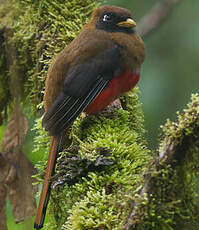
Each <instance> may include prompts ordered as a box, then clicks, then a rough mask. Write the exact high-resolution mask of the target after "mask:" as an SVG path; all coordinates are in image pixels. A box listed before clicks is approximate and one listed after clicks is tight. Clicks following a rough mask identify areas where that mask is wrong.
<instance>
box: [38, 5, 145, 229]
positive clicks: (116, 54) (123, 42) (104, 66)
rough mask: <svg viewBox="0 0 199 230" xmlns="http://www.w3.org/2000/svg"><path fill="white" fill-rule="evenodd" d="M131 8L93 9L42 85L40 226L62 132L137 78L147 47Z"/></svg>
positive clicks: (51, 67)
mask: <svg viewBox="0 0 199 230" xmlns="http://www.w3.org/2000/svg"><path fill="white" fill-rule="evenodd" d="M135 27H136V22H135V21H134V20H133V17H132V14H131V12H130V10H128V9H125V8H122V7H118V6H111V5H103V6H100V7H98V8H97V9H95V10H94V11H93V13H92V15H91V18H90V20H89V21H88V23H87V24H86V25H84V26H83V29H82V31H81V32H80V33H79V35H78V36H77V37H76V38H75V39H74V40H73V41H72V42H71V43H70V44H69V45H67V46H66V47H65V48H64V49H63V50H62V51H61V52H60V53H58V54H57V55H56V56H55V58H54V60H53V61H52V63H51V65H50V67H49V70H48V75H47V78H46V82H45V92H44V109H45V114H44V117H43V119H42V125H43V127H44V128H45V130H46V131H48V132H49V134H50V136H51V137H50V140H51V146H50V152H49V159H48V163H47V168H46V172H45V177H44V182H43V187H42V192H41V196H40V202H39V206H38V210H37V215H36V219H35V223H34V227H35V228H36V229H40V228H42V227H43V223H44V219H45V214H46V209H47V204H48V201H49V197H50V190H51V186H50V185H51V183H50V178H51V177H52V175H53V174H54V171H55V164H56V159H57V156H58V154H59V151H60V148H61V144H62V137H63V135H64V132H65V131H66V130H67V129H68V128H69V127H70V126H71V125H72V123H73V122H74V120H75V119H76V118H77V117H78V116H79V115H80V114H81V113H82V112H84V113H86V114H87V115H90V114H96V113H98V112H100V111H101V110H103V109H104V108H105V107H107V106H108V105H109V104H110V103H112V102H113V101H114V100H115V99H117V98H119V96H120V95H122V94H124V93H125V92H128V91H130V90H131V89H132V88H133V87H134V86H135V85H136V84H137V83H138V81H139V79H140V68H141V65H142V63H143V62H144V59H145V46H144V42H143V40H142V39H141V37H140V36H139V35H138V34H137V32H136V29H135Z"/></svg>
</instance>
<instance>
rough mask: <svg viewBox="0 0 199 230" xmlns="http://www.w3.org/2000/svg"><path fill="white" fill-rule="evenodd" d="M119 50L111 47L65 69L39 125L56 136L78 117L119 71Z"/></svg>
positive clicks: (116, 46) (115, 46)
mask: <svg viewBox="0 0 199 230" xmlns="http://www.w3.org/2000/svg"><path fill="white" fill-rule="evenodd" d="M119 63H120V47H119V46H118V45H113V46H112V47H111V48H110V49H108V50H106V51H105V52H104V53H101V54H100V55H98V56H97V55H96V57H93V58H90V59H88V60H87V61H86V62H84V63H82V64H79V65H76V66H73V67H71V68H69V70H68V72H67V76H66V78H65V81H64V87H63V90H62V92H61V93H60V94H59V95H58V97H57V98H56V100H55V102H54V103H53V104H52V105H51V107H50V108H49V110H48V111H47V112H46V114H45V115H44V118H43V121H42V125H43V127H44V128H45V129H46V130H47V131H49V133H50V135H53V136H56V135H58V134H60V133H61V132H62V131H63V130H64V129H67V128H68V127H69V126H70V125H71V123H72V122H73V121H74V120H75V119H76V118H77V117H78V116H79V115H80V114H81V112H82V111H84V110H85V108H86V107H87V106H88V105H89V104H90V103H91V102H92V101H93V100H94V99H95V98H96V97H97V95H98V94H99V93H100V92H101V91H102V90H103V89H104V88H105V87H106V86H107V85H108V83H109V82H110V81H111V80H112V78H113V77H114V76H115V75H116V73H117V72H118V71H119V68H120V65H119Z"/></svg>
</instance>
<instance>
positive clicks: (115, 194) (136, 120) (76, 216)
mask: <svg viewBox="0 0 199 230" xmlns="http://www.w3.org/2000/svg"><path fill="white" fill-rule="evenodd" d="M137 91H138V89H137V88H136V89H134V90H133V91H132V92H131V93H129V94H128V95H126V96H124V97H123V103H125V104H126V108H127V109H126V110H123V109H119V110H113V111H112V112H107V114H106V112H103V113H102V114H101V115H100V114H99V115H97V116H89V117H86V118H84V119H81V118H80V119H78V120H77V121H76V122H75V123H74V125H73V127H72V130H71V134H70V136H71V138H72V144H71V145H70V147H69V148H66V149H65V151H64V152H63V153H62V155H61V157H60V160H59V161H58V167H57V175H59V173H60V175H68V174H70V176H71V178H73V174H74V176H75V173H77V171H81V172H82V171H84V170H85V171H86V173H85V174H84V176H82V177H79V178H76V181H77V182H76V183H72V185H71V183H70V181H67V183H65V184H64V185H62V186H61V187H60V186H57V187H56V188H55V190H54V191H53V194H52V199H51V208H50V209H51V211H50V212H51V213H52V214H53V213H54V214H55V220H56V221H55V222H56V224H57V226H56V227H55V228H57V227H61V226H62V228H63V229H77V230H78V229H121V228H122V226H123V225H124V223H125V221H126V218H127V216H128V214H129V212H130V208H131V205H132V202H134V201H135V200H136V194H137V192H138V189H139V185H140V184H141V183H142V180H143V178H142V176H141V173H142V172H143V170H144V168H146V167H147V164H148V163H147V162H150V161H151V160H152V156H151V154H150V152H149V150H148V149H147V148H146V145H145V144H144V142H145V141H144V138H143V132H144V130H143V129H142V124H143V114H142V112H141V108H140V103H139V102H138V98H137V94H136V93H137ZM140 121H142V122H141V123H140ZM138 129H139V130H142V131H141V132H139V133H138V132H137V130H138ZM72 146H73V149H74V147H76V146H78V149H77V148H75V150H74V151H71V148H72ZM100 149H101V150H103V149H104V150H103V151H105V152H106V151H108V154H106V153H104V152H103V153H102V152H101V151H99V150H100ZM71 154H72V157H73V159H74V158H75V157H78V162H81V164H80V163H78V168H77V169H76V171H75V170H71V165H70V164H69V163H68V164H67V165H66V167H65V168H64V166H63V164H60V165H59V162H60V161H63V159H65V161H67V159H69V158H70V159H71ZM102 156H103V157H102ZM99 160H100V166H101V167H100V168H97V167H96V168H93V167H90V168H88V167H87V166H88V164H83V162H85V161H86V162H89V164H90V165H92V164H91V163H90V162H93V164H96V162H97V163H98V164H99ZM74 167H75V166H74ZM64 172H65V173H64ZM57 180H58V181H61V180H62V176H60V178H58V179H57Z"/></svg>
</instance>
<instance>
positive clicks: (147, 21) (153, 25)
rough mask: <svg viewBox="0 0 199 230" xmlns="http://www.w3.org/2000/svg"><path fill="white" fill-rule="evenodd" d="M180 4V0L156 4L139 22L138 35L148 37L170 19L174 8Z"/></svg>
mask: <svg viewBox="0 0 199 230" xmlns="http://www.w3.org/2000/svg"><path fill="white" fill-rule="evenodd" d="M177 3H179V0H164V1H162V2H158V3H156V4H155V5H154V6H153V7H152V9H151V10H150V11H149V13H147V14H146V15H145V16H144V17H142V18H141V20H140V21H139V22H138V33H139V34H140V35H141V36H142V37H146V36H148V35H149V34H151V32H153V31H154V30H155V29H157V28H158V27H159V26H160V24H161V23H162V22H164V21H165V19H166V18H167V17H168V15H169V13H170V12H171V10H172V9H173V7H174V6H175V5H176V4H177Z"/></svg>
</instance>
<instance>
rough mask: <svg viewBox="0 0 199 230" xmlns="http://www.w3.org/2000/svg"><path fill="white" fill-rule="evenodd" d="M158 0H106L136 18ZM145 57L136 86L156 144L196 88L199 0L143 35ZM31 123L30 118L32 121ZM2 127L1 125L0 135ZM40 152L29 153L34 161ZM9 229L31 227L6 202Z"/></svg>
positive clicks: (182, 5)
mask: <svg viewBox="0 0 199 230" xmlns="http://www.w3.org/2000/svg"><path fill="white" fill-rule="evenodd" d="M156 2H160V1H158V0H131V1H129V0H109V1H107V3H108V4H112V5H117V6H122V7H126V8H129V9H130V10H131V11H132V13H133V16H134V19H135V20H136V22H138V21H139V19H140V18H141V17H142V16H143V15H145V14H146V13H148V11H149V10H150V9H151V8H152V6H153V5H154V4H155V3H156ZM144 42H145V45H146V60H145V63H144V65H143V68H142V75H141V80H140V82H139V87H140V90H141V95H140V100H141V102H142V103H143V110H144V115H145V126H146V129H147V131H148V132H147V134H146V136H147V140H148V144H149V147H150V148H151V149H156V148H157V143H158V134H159V133H160V129H159V127H160V125H161V124H164V123H165V121H166V119H167V118H170V119H172V120H175V118H176V111H181V110H182V109H183V108H185V106H186V104H187V102H188V101H189V99H190V96H191V93H194V92H198V88H199V76H198V73H199V61H198V60H199V1H198V0H189V1H187V0H181V1H179V3H178V4H177V5H176V6H175V7H174V8H173V10H172V11H171V13H170V14H169V16H168V17H167V19H166V20H165V21H164V23H162V24H161V26H160V27H158V29H156V30H155V31H154V32H153V33H152V34H150V36H148V37H147V38H146V39H144ZM31 125H33V122H32V124H31ZM4 128H5V127H2V128H1V129H0V135H2V132H3V130H4ZM33 136H34V132H33V131H29V133H28V136H27V144H26V146H25V149H26V150H27V151H26V152H29V153H31V149H32V147H33V144H32V142H33ZM41 154H42V153H35V154H34V153H31V154H30V156H29V157H30V159H31V160H32V161H33V162H34V163H36V162H37V161H38V160H39V158H40V157H41ZM8 220H9V225H8V229H9V230H14V229H16V230H22V229H31V228H30V226H29V227H28V226H27V225H23V224H19V225H16V224H15V223H14V220H13V217H12V214H11V209H10V206H9V204H8Z"/></svg>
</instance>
